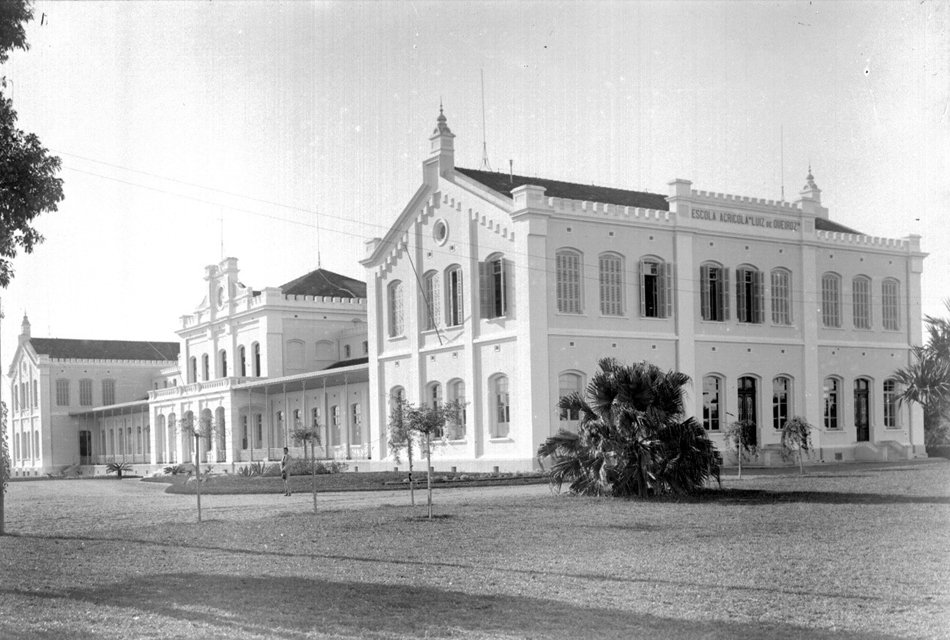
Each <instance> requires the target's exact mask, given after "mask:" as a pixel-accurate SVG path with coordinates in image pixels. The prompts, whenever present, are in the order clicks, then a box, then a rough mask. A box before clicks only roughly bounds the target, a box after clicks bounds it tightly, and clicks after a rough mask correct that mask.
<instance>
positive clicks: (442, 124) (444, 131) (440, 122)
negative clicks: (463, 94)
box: [432, 98, 455, 138]
mask: <svg viewBox="0 0 950 640" xmlns="http://www.w3.org/2000/svg"><path fill="white" fill-rule="evenodd" d="M442 135H448V136H452V137H453V138H454V137H455V134H453V133H452V130H451V129H449V125H448V124H446V119H445V113H443V112H442V98H439V117H438V118H436V125H435V131H433V132H432V136H433V137H435V136H442Z"/></svg>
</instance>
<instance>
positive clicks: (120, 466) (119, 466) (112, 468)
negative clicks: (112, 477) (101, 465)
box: [106, 462, 132, 480]
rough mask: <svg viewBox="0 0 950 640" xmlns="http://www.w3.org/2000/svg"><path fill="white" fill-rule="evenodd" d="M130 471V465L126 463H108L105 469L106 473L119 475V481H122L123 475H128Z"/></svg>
mask: <svg viewBox="0 0 950 640" xmlns="http://www.w3.org/2000/svg"><path fill="white" fill-rule="evenodd" d="M130 471H132V465H130V464H129V463H128V462H110V463H109V465H108V466H107V467H106V473H117V474H119V479H120V480H121V479H122V474H123V473H128V472H130Z"/></svg>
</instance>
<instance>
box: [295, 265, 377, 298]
mask: <svg viewBox="0 0 950 640" xmlns="http://www.w3.org/2000/svg"><path fill="white" fill-rule="evenodd" d="M280 290H281V291H282V292H283V293H284V295H287V296H317V297H331V298H365V297H366V283H365V282H363V281H362V280H356V279H355V278H348V277H347V276H342V275H340V274H339V273H333V272H332V271H327V270H326V269H317V270H316V271H311V272H310V273H308V274H306V275H302V276H300V277H299V278H297V279H296V280H291V281H290V282H288V283H287V284H283V285H281V286H280Z"/></svg>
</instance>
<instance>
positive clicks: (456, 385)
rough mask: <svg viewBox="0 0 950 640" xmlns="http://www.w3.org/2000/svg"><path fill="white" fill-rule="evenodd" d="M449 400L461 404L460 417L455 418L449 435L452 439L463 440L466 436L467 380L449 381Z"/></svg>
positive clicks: (450, 426)
mask: <svg viewBox="0 0 950 640" xmlns="http://www.w3.org/2000/svg"><path fill="white" fill-rule="evenodd" d="M449 400H451V401H453V402H457V403H458V404H459V414H458V419H456V420H453V421H452V424H451V425H449V437H450V438H451V439H452V440H461V439H462V438H464V437H465V422H466V415H467V412H466V410H465V381H464V380H453V381H452V382H450V383H449Z"/></svg>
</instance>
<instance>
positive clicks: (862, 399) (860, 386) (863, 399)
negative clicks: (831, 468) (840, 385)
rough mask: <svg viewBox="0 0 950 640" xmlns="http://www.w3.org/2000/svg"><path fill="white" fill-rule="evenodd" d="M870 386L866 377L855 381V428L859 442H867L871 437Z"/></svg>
mask: <svg viewBox="0 0 950 640" xmlns="http://www.w3.org/2000/svg"><path fill="white" fill-rule="evenodd" d="M868 386H869V385H868V381H867V380H865V379H864V378H858V379H857V380H855V381H854V429H855V431H856V432H857V440H858V442H867V441H869V440H870V439H871V427H870V417H869V416H868V413H869V412H868Z"/></svg>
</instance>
